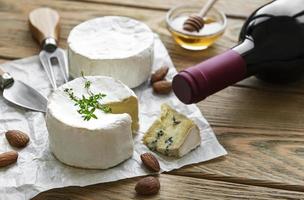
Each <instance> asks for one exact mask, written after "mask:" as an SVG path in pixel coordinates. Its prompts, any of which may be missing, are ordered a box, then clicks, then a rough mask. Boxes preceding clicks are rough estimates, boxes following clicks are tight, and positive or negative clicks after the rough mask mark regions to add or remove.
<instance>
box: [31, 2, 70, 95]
mask: <svg viewBox="0 0 304 200" xmlns="http://www.w3.org/2000/svg"><path fill="white" fill-rule="evenodd" d="M59 18H60V17H59V14H58V13H57V12H56V11H55V10H53V9H51V8H37V9H35V10H33V11H32V12H31V13H30V14H29V25H30V30H31V33H32V35H33V37H34V38H35V39H36V40H37V42H38V43H39V44H40V46H41V52H40V53H39V58H40V62H41V64H42V66H43V68H44V70H45V72H46V74H47V76H48V79H49V81H50V82H51V85H52V87H53V89H56V88H57V83H56V77H55V73H54V69H53V67H54V66H56V65H58V66H59V68H60V70H61V73H62V76H63V79H64V81H65V82H68V80H69V72H68V65H67V60H66V56H65V52H64V51H63V50H62V49H59V48H57V42H58V38H59V32H60V27H59Z"/></svg>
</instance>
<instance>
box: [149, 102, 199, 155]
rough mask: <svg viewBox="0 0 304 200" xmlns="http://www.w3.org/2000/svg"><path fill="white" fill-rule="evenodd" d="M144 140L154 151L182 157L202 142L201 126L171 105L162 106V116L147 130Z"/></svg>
mask: <svg viewBox="0 0 304 200" xmlns="http://www.w3.org/2000/svg"><path fill="white" fill-rule="evenodd" d="M143 142H144V143H145V144H146V145H147V146H148V147H149V148H150V149H151V150H153V151H157V152H159V153H162V154H164V155H167V156H173V157H182V156H184V155H186V154H187V153H189V152H190V151H191V150H193V149H195V148H196V147H197V146H199V145H200V143H201V137H200V132H199V128H198V127H197V125H196V124H195V123H194V122H193V121H192V120H190V119H188V118H187V117H186V116H184V115H183V114H180V113H178V112H177V111H175V110H173V109H172V108H171V107H170V106H169V105H167V104H163V105H162V107H161V117H160V118H159V119H157V120H156V121H155V122H154V123H153V124H152V126H151V127H150V128H149V129H148V131H147V132H146V134H145V136H144V138H143Z"/></svg>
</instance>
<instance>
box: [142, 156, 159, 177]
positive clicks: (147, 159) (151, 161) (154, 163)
mask: <svg viewBox="0 0 304 200" xmlns="http://www.w3.org/2000/svg"><path fill="white" fill-rule="evenodd" d="M140 159H141V161H142V162H143V163H144V165H145V166H146V167H147V168H148V169H149V170H151V171H153V172H159V171H160V166H159V162H158V160H157V158H156V157H155V156H154V155H153V154H152V153H144V154H141V155H140Z"/></svg>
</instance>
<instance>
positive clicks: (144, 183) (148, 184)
mask: <svg viewBox="0 0 304 200" xmlns="http://www.w3.org/2000/svg"><path fill="white" fill-rule="evenodd" d="M159 189H160V183H159V180H158V179H157V178H155V177H153V176H148V177H145V178H142V179H140V180H139V181H138V182H137V184H136V186H135V191H136V193H137V194H141V195H152V194H157V193H158V191H159Z"/></svg>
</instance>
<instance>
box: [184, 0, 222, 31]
mask: <svg viewBox="0 0 304 200" xmlns="http://www.w3.org/2000/svg"><path fill="white" fill-rule="evenodd" d="M216 1H217V0H209V1H208V2H207V4H206V5H205V6H204V7H203V8H202V9H201V10H200V12H199V13H198V14H194V15H190V16H189V18H188V19H187V20H186V21H185V22H184V24H183V29H184V30H186V31H189V32H194V31H197V32H199V31H200V30H201V29H202V28H203V27H204V16H205V15H206V14H207V12H208V11H209V10H210V8H211V7H212V6H213V5H214V4H215V3H216Z"/></svg>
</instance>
